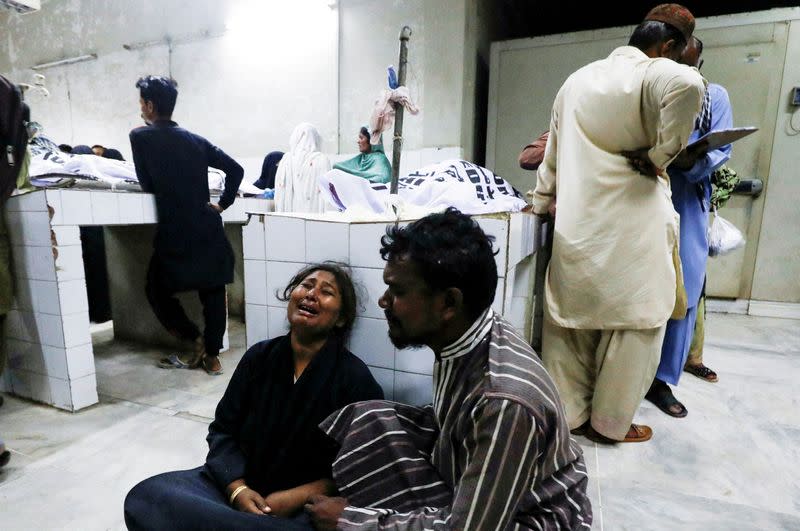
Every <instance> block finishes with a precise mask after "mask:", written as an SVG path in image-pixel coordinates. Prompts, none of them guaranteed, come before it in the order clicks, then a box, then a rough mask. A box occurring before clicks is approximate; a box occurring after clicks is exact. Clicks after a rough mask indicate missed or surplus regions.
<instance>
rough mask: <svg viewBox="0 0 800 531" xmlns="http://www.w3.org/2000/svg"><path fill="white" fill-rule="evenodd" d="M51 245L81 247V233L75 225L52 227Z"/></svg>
mask: <svg viewBox="0 0 800 531" xmlns="http://www.w3.org/2000/svg"><path fill="white" fill-rule="evenodd" d="M52 230H53V242H52V243H53V245H56V246H59V247H65V246H67V245H81V231H80V227H78V226H77V225H59V226H54V227H53V229H52Z"/></svg>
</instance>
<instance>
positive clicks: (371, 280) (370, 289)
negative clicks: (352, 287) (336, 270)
mask: <svg viewBox="0 0 800 531" xmlns="http://www.w3.org/2000/svg"><path fill="white" fill-rule="evenodd" d="M353 280H354V282H355V283H356V286H357V289H358V288H360V293H359V295H360V297H361V299H360V303H361V307H360V308H359V309H358V314H359V315H361V316H364V317H373V318H376V319H382V318H384V313H383V310H382V309H381V308H380V306H379V305H378V299H380V297H381V296H382V295H383V293H384V292H385V291H386V284H384V283H383V269H382V268H381V269H366V268H363V267H354V268H353Z"/></svg>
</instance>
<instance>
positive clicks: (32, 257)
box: [12, 246, 56, 280]
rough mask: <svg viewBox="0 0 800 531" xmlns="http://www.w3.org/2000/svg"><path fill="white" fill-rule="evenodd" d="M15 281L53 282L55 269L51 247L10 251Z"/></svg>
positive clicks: (20, 248)
mask: <svg viewBox="0 0 800 531" xmlns="http://www.w3.org/2000/svg"><path fill="white" fill-rule="evenodd" d="M12 253H13V256H14V267H15V270H14V272H15V274H16V278H17V279H23V278H28V279H32V280H55V278H56V267H55V260H54V258H53V249H52V248H51V247H27V246H25V247H17V246H15V247H14V249H13V250H12Z"/></svg>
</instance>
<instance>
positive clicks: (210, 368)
mask: <svg viewBox="0 0 800 531" xmlns="http://www.w3.org/2000/svg"><path fill="white" fill-rule="evenodd" d="M212 360H213V361H212ZM214 361H216V363H214ZM202 363H203V370H204V371H206V372H207V373H208V374H210V375H211V376H219V375H220V374H222V373H223V372H225V371H223V370H222V363H221V362H220V361H219V356H206V357H204V358H203V361H202ZM215 367H216V368H215Z"/></svg>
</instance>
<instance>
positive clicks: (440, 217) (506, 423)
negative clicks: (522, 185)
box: [306, 208, 592, 530]
mask: <svg viewBox="0 0 800 531" xmlns="http://www.w3.org/2000/svg"><path fill="white" fill-rule="evenodd" d="M381 244H382V247H381V256H382V257H383V258H384V260H386V261H387V264H386V267H385V268H384V273H383V278H384V282H385V283H386V284H387V286H388V288H387V290H386V292H385V293H384V294H383V296H382V297H381V298H380V301H379V303H380V306H381V307H382V308H383V309H384V311H385V313H386V318H387V320H388V322H389V337H390V338H391V340H392V343H394V345H395V346H397V347H398V348H406V347H421V346H428V347H430V348H431V349H432V350H433V352H434V354H435V355H436V360H435V362H434V368H433V389H434V396H433V407H432V408H430V407H428V408H423V409H420V408H414V407H411V406H404V405H402V404H396V403H392V402H385V401H370V402H361V403H358V404H353V405H351V406H347V407H346V408H344V409H342V410H340V411H338V412H337V413H334V414H333V415H331V417H329V418H328V419H327V420H326V421H325V422H324V423H323V424H322V428H323V429H324V430H326V432H327V433H328V434H329V435H330V436H331V437H333V438H335V439H337V440H338V441H339V443H340V444H341V450H340V452H339V456H338V457H337V460H336V462H335V463H334V465H333V474H334V479H335V481H336V484H337V487H338V489H339V492H340V493H341V494H342V496H346V498H345V497H339V498H329V497H325V496H315V497H313V498H312V499H311V500H310V503H309V504H308V505H307V506H306V510H307V511H308V512H309V513H310V515H311V518H312V521H313V522H314V524H315V526H316V527H317V528H318V529H367V528H368V529H389V528H391V529H422V528H424V529H459V530H464V529H543V528H547V529H551V528H564V529H579V528H586V529H589V528H590V527H591V523H592V512H591V504H590V502H589V498H588V497H587V495H586V486H587V483H588V477H587V474H586V466H585V464H584V461H583V454H582V451H581V448H580V447H579V446H578V444H577V443H576V442H575V441H574V440H572V439H571V438H570V434H569V428H568V426H567V421H566V418H565V415H564V410H563V407H562V406H561V401H560V399H559V396H558V392H557V391H556V387H555V385H554V384H553V381H552V380H551V379H550V377H549V376H548V374H547V372H546V371H545V370H544V368H543V367H542V364H541V362H540V360H539V358H538V357H537V356H536V354H535V353H534V352H533V350H532V349H531V348H530V346H529V345H528V344H527V343H526V342H525V340H524V339H523V338H521V337H520V336H519V334H518V332H517V331H516V330H515V329H514V328H512V327H511V325H509V324H508V323H507V322H506V321H505V320H504V319H503V318H501V317H500V316H499V315H497V314H495V313H494V311H493V310H492V308H491V304H492V301H493V299H494V295H495V290H496V287H497V265H496V263H495V259H494V254H493V252H492V243H491V239H490V238H489V237H487V236H486V234H485V233H484V232H483V230H481V228H480V226H479V225H478V224H477V223H476V222H475V221H473V220H472V219H470V218H469V217H468V216H465V215H464V214H462V213H460V212H459V211H458V210H455V209H453V208H450V209H448V210H447V211H445V212H444V213H441V214H432V215H429V216H427V217H425V218H423V219H421V220H418V221H416V222H414V223H412V224H411V225H409V226H407V227H404V228H400V227H397V226H395V227H392V228H390V229H389V230H388V231H387V235H386V236H384V237H383V239H382V240H381ZM398 428H400V429H398ZM337 526H338V527H337Z"/></svg>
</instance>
